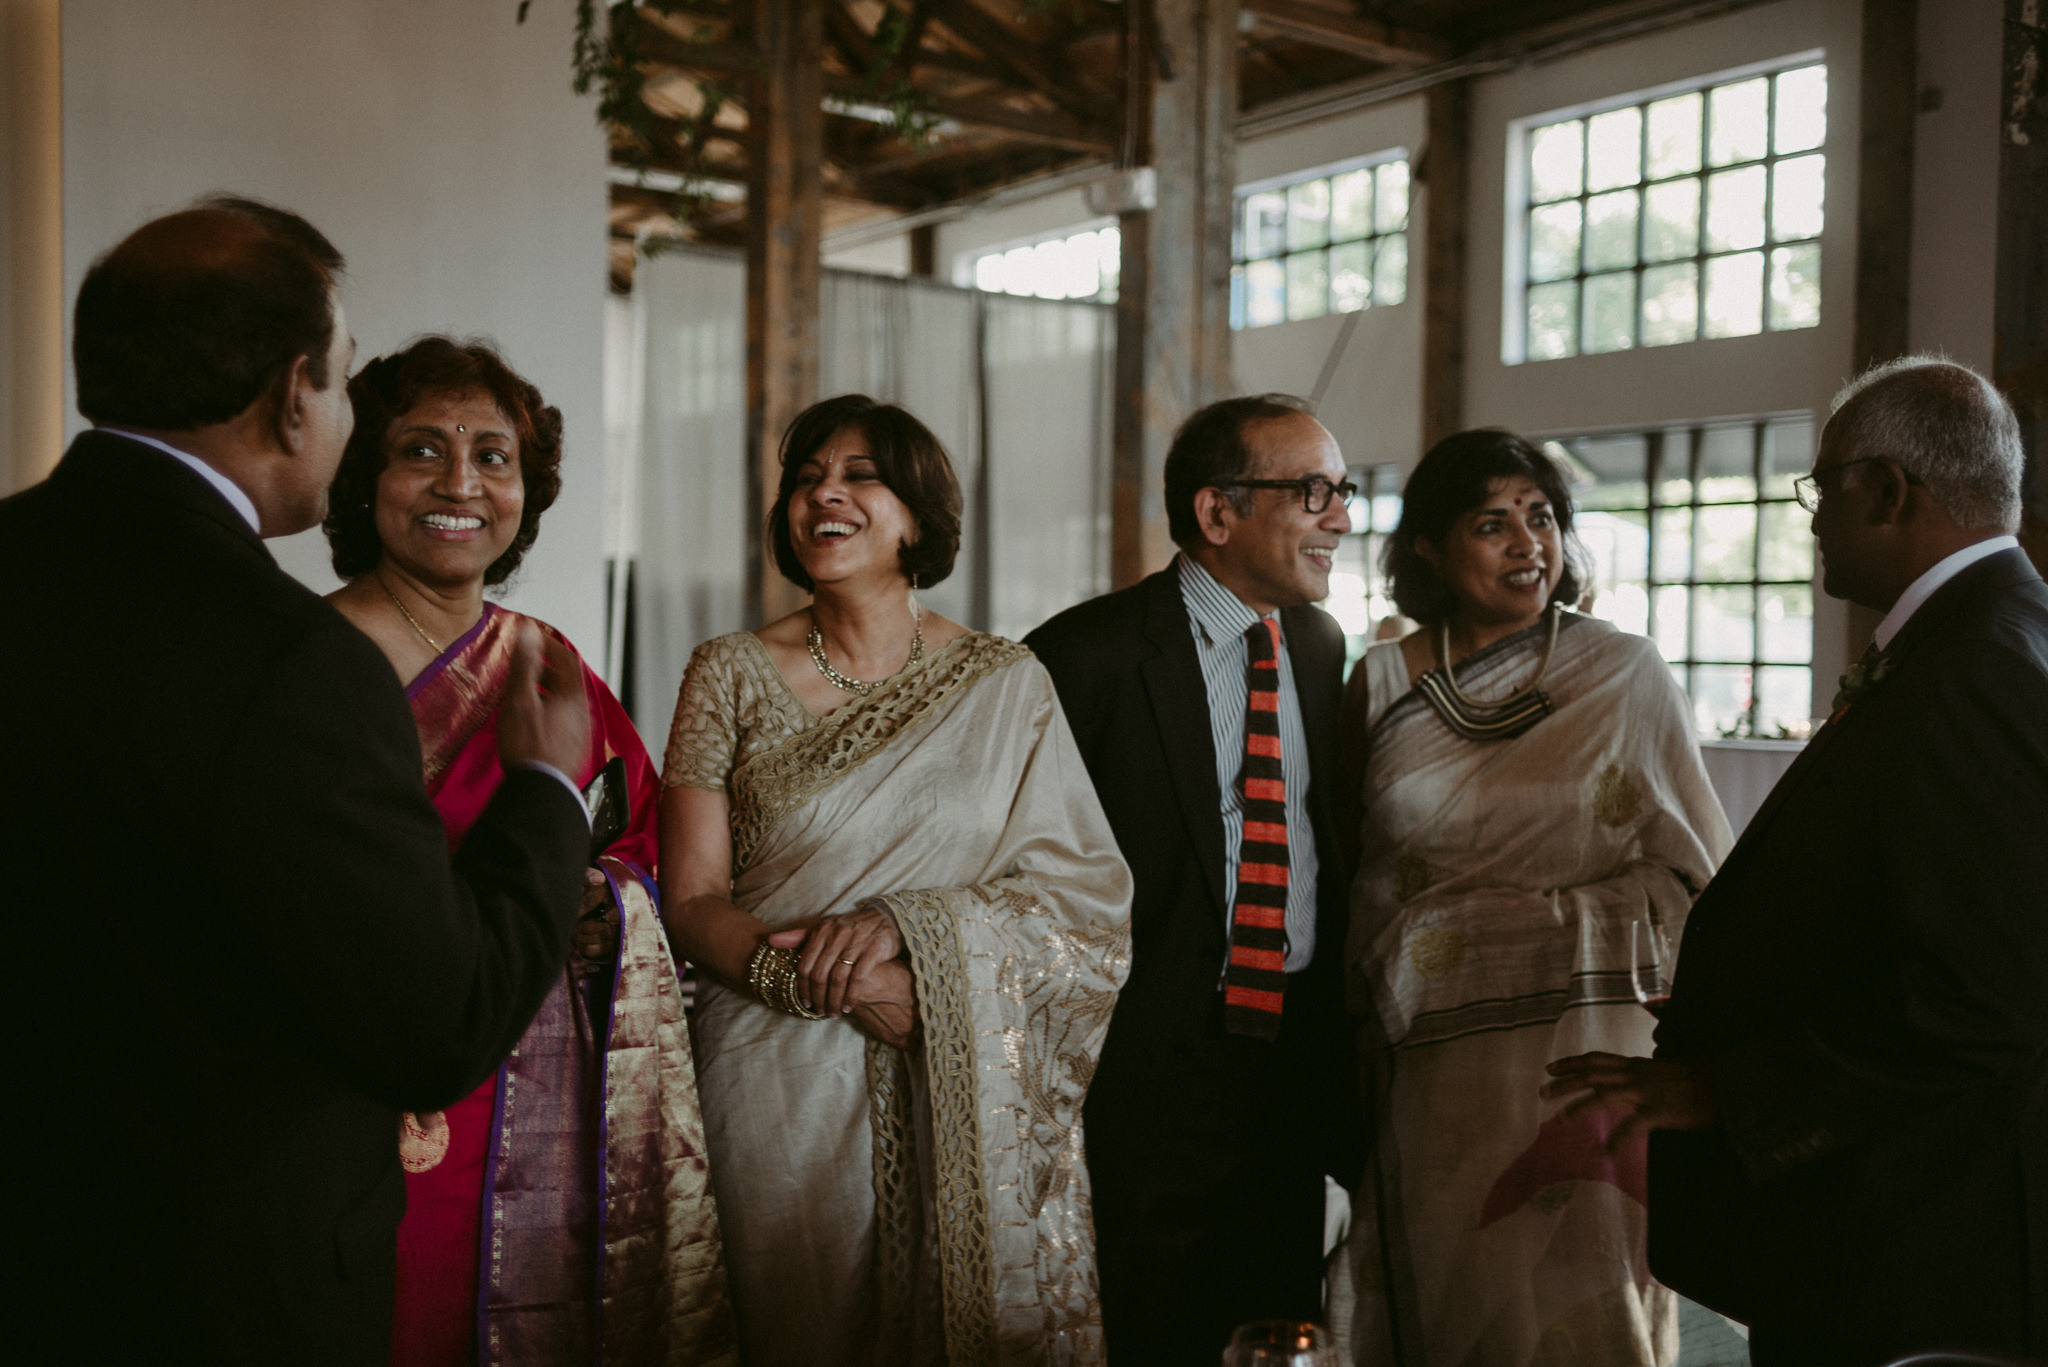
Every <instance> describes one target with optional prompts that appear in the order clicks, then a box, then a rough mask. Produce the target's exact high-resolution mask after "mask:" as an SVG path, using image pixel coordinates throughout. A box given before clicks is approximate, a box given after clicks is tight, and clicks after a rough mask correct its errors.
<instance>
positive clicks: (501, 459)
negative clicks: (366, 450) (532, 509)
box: [376, 390, 526, 588]
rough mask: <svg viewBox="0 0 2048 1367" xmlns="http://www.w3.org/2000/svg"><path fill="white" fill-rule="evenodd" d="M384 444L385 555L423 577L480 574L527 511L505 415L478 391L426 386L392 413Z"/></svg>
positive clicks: (440, 580) (459, 582)
mask: <svg viewBox="0 0 2048 1367" xmlns="http://www.w3.org/2000/svg"><path fill="white" fill-rule="evenodd" d="M385 452H386V459H385V464H384V472H383V474H381V475H380V476H378V478H377V507H376V514H377V536H378V538H379V539H380V540H381V541H382V542H383V543H384V558H385V559H386V560H387V561H390V562H391V563H393V564H395V565H396V566H397V567H398V568H399V569H400V570H402V571H403V572H404V573H405V574H407V575H409V576H410V577H412V578H414V579H416V580H419V581H420V582H422V583H428V584H434V585H437V586H440V587H443V588H456V587H460V586H463V585H467V584H469V583H471V582H472V581H476V582H481V581H482V579H483V576H484V572H485V571H486V570H488V569H489V568H490V567H491V564H492V562H493V561H495V560H497V558H498V557H499V556H501V555H503V554H504V553H505V550H506V548H507V547H509V546H510V545H511V544H512V539H513V538H514V537H515V536H517V535H518V534H519V518H520V515H521V514H522V513H523V512H525V510H526V481H525V480H524V479H523V478H522V477H521V476H520V472H519V438H518V436H517V435H516V431H515V428H514V425H513V423H512V420H511V419H510V418H509V417H507V416H506V415H505V412H504V410H503V409H501V408H499V407H498V405H497V402H496V401H495V400H493V399H492V398H491V396H490V395H489V394H487V393H484V392H483V391H481V390H468V391H461V392H454V393H441V394H431V395H428V396H427V397H426V398H424V399H421V400H420V401H419V403H417V404H415V405H414V406H413V408H412V409H411V410H410V411H408V412H406V413H403V414H400V415H399V416H398V417H397V418H395V419H393V421H392V423H391V428H390V432H389V434H388V435H387V437H386V438H385Z"/></svg>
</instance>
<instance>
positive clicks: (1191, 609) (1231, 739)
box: [1175, 553, 1316, 974]
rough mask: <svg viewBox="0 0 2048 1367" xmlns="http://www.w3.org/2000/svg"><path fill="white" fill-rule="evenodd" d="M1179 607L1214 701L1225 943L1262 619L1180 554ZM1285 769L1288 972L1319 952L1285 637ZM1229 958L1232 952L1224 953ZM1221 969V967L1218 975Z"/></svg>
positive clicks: (1303, 757) (1299, 733)
mask: <svg viewBox="0 0 2048 1367" xmlns="http://www.w3.org/2000/svg"><path fill="white" fill-rule="evenodd" d="M1175 563H1176V564H1177V565H1178V567H1179V574H1180V597H1181V602H1182V603H1183V604H1184V605H1186V607H1187V610H1188V624H1189V626H1190V628H1191V629H1192V630H1193V632H1194V637H1195V658H1196V659H1197V660H1199V661H1200V662H1201V666H1202V685H1203V688H1204V689H1205V690H1206V691H1207V692H1208V695H1209V733H1210V736H1211V738H1212V739H1213V740H1214V741H1215V743H1216V786H1217V787H1218V788H1220V789H1221V790H1222V792H1223V920H1224V938H1225V941H1226V943H1227V942H1228V939H1229V934H1230V915H1231V912H1230V909H1231V907H1232V906H1233V905H1235V903H1236V901H1237V855H1238V848H1239V846H1241V845H1242V844H1243V843H1244V793H1243V790H1242V788H1241V786H1240V784H1239V782H1238V778H1239V773H1238V771H1239V770H1240V769H1242V768H1243V767H1244V714H1245V697H1246V694H1247V692H1248V691H1249V686H1248V684H1247V682H1246V676H1247V674H1248V672H1249V670H1250V668H1251V657H1250V653H1249V652H1248V651H1247V650H1246V648H1245V642H1244V634H1245V632H1247V631H1249V630H1250V629H1251V627H1252V624H1253V623H1254V622H1256V621H1258V620H1259V618H1258V614H1257V613H1255V612H1253V611H1252V610H1251V609H1250V608H1248V607H1246V606H1245V605H1244V604H1243V603H1242V602H1241V601H1239V599H1238V596H1237V595H1236V594H1234V593H1232V592H1231V591H1230V590H1229V589H1227V588H1225V587H1223V585H1221V584H1219V583H1217V582H1216V578H1215V576H1214V575H1212V574H1210V573H1209V571H1207V570H1205V569H1203V568H1202V566H1201V565H1200V564H1199V563H1198V562H1197V561H1195V560H1194V559H1192V558H1191V557H1189V556H1188V555H1186V554H1185V553H1183V554H1182V555H1181V556H1179V557H1178V559H1177V560H1176V562H1175ZM1280 764H1281V766H1282V772H1283V773H1285V774H1286V776H1287V778H1286V782H1287V851H1288V856H1287V857H1288V866H1287V971H1288V972H1289V973H1298V972H1300V971H1301V970H1302V969H1304V968H1307V967H1308V963H1309V960H1310V958H1312V957H1313V956H1314V954H1315V952H1316V835H1315V828H1314V827H1313V826H1312V825H1310V824H1309V815H1308V737H1307V735H1306V734H1305V733H1304V732H1303V730H1302V725H1301V700H1300V698H1299V696H1298V695H1297V694H1296V693H1295V691H1294V664H1293V662H1292V661H1291V660H1289V659H1288V658H1287V630H1286V627H1285V626H1283V627H1282V628H1281V633H1280ZM1225 957H1226V959H1227V958H1228V950H1227V949H1226V950H1225ZM1222 970H1223V965H1218V968H1217V971H1218V973H1219V974H1220V973H1221V972H1222Z"/></svg>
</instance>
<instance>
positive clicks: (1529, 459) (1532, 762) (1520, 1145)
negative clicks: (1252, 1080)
mask: <svg viewBox="0 0 2048 1367" xmlns="http://www.w3.org/2000/svg"><path fill="white" fill-rule="evenodd" d="M1571 511H1572V510H1571V500H1570V494H1569V493H1568V491H1567V490H1566V487H1565V484H1564V480H1563V478H1562V477H1561V475H1560V473H1559V471H1558V470H1557V468H1556V467H1555V466H1554V465H1553V464H1552V463H1551V462H1550V460H1549V459H1548V458H1547V457H1545V456H1544V455H1543V453H1542V452H1541V451H1539V450H1537V449H1536V448H1535V447H1534V446H1532V445H1531V444H1530V443H1528V442H1526V441H1523V440H1522V439H1521V438H1519V437H1515V436H1512V435H1510V434H1508V433H1505V432H1466V433H1461V434H1459V435H1458V436H1454V437H1451V438H1449V439H1447V440H1445V441H1443V442H1441V443H1439V444H1438V445H1437V446H1436V447H1434V448H1433V449H1432V450H1431V451H1430V452H1429V453H1428V454H1427V455H1426V456H1424V457H1423V460H1422V462H1421V464H1420V465H1419V466H1417V468H1416V470H1415V472H1414V474H1413V475H1412V476H1411V477H1410V478H1409V481H1408V485H1407V488H1406V490H1404V502H1403V508H1402V515H1401V522H1400V525H1399V527H1398V528H1397V529H1396V530H1395V532H1394V534H1393V537H1392V540H1391V542H1390V544H1389V548H1388V554H1387V562H1388V565H1387V567H1388V571H1389V573H1390V575H1391V577H1392V579H1393V583H1394V598H1395V602H1396V603H1397V604H1398V605H1399V607H1400V609H1401V611H1402V612H1403V613H1405V614H1407V615H1408V616H1411V617H1413V618H1415V619H1416V620H1417V621H1419V622H1420V623H1422V627H1421V629H1420V630H1418V631H1416V632H1414V633H1413V634H1411V635H1409V636H1407V637H1405V638H1404V639H1402V640H1399V641H1389V642H1385V643H1382V644H1378V645H1374V646H1372V647H1371V648H1370V649H1368V650H1367V652H1366V654H1365V657H1364V659H1362V660H1361V661H1360V662H1359V665H1358V667H1357V669H1356V671H1355V672H1354V673H1353V675H1352V679H1351V684H1350V687H1349V688H1348V689H1347V694H1346V707H1345V715H1344V722H1345V725H1344V734H1345V737H1346V744H1347V746H1348V747H1350V748H1351V758H1352V760H1353V767H1354V771H1355V772H1358V773H1360V774H1362V788H1361V797H1362V800H1363V804H1364V820H1363V824H1362V827H1361V833H1360V839H1361V849H1360V859H1359V868H1358V874H1357V878H1356V881H1355V882H1354V884H1353V887H1352V901H1351V933H1350V936H1349V942H1348V945H1347V951H1346V959H1347V962H1348V964H1349V974H1348V979H1349V994H1350V999H1351V1005H1352V1010H1353V1016H1354V1019H1355V1020H1357V1021H1358V1027H1359V1054H1360V1057H1361V1060H1362V1061H1363V1066H1364V1067H1365V1069H1366V1072H1367V1079H1366V1088H1365V1091H1364V1095H1365V1096H1366V1097H1367V1098H1368V1106H1369V1107H1370V1108H1371V1109H1370V1111H1369V1120H1370V1122H1371V1123H1372V1124H1373V1125H1374V1126H1375V1129H1376V1133H1377V1142H1376V1143H1375V1145H1374V1148H1373V1157H1372V1161H1371V1166H1370V1168H1369V1170H1368V1172H1367V1174H1366V1177H1365V1180H1364V1182H1363V1183H1362V1185H1361V1187H1360V1190H1359V1192H1358V1193H1357V1197H1356V1200H1355V1202H1354V1214H1353V1222H1352V1233H1351V1236H1350V1240H1349V1243H1348V1245H1347V1248H1346V1256H1345V1259H1344V1260H1343V1262H1342V1264H1340V1266H1342V1267H1343V1268H1344V1270H1343V1271H1342V1272H1341V1273H1340V1275H1339V1276H1338V1278H1337V1283H1338V1284H1337V1285H1335V1286H1333V1288H1332V1290H1333V1293H1334V1299H1335V1303H1336V1304H1337V1305H1339V1306H1340V1307H1341V1306H1343V1305H1344V1304H1345V1303H1346V1302H1347V1301H1350V1302H1352V1304H1351V1305H1350V1307H1349V1315H1348V1317H1349V1320H1350V1326H1349V1329H1350V1336H1351V1340H1352V1343H1353V1351H1354V1354H1355V1356H1356V1359H1357V1361H1359V1362H1361V1363H1368V1362H1369V1363H1373V1364H1381V1363H1398V1364H1401V1367H1529V1365H1531V1364H1551V1363H1555V1364H1559V1365H1560V1367H1563V1365H1564V1364H1570V1365H1571V1367H1598V1365H1599V1364H1617V1365H1618V1367H1640V1365H1643V1364H1657V1367H1663V1365H1664V1364H1669V1363H1671V1362H1673V1361H1675V1360H1676V1358H1677V1352H1678V1334H1677V1306H1676V1302H1675V1301H1674V1300H1673V1298H1672V1296H1671V1294H1670V1293H1669V1292H1668V1291H1666V1290H1665V1289H1664V1288H1663V1287H1661V1286H1658V1285H1657V1284H1656V1283H1655V1282H1654V1281H1652V1280H1651V1278H1650V1273H1649V1269H1648V1264H1647V1261H1646V1258H1645V1254H1644V1231H1645V1216H1644V1200H1645V1191H1644V1178H1643V1170H1644V1164H1643V1154H1642V1152H1641V1149H1640V1148H1639V1147H1638V1148H1637V1149H1636V1150H1635V1151H1634V1152H1632V1153H1629V1154H1625V1155H1622V1156H1620V1157H1617V1158H1613V1159H1610V1158H1609V1156H1608V1154H1607V1152H1606V1147H1605V1142H1604V1141H1605V1138H1606V1134H1605V1131H1604V1130H1602V1129H1600V1128H1599V1122H1598V1121H1596V1120H1595V1119H1594V1118H1593V1117H1592V1115H1591V1113H1587V1114H1585V1115H1584V1116H1582V1117H1574V1118H1572V1119H1571V1120H1569V1121H1566V1120H1562V1119H1560V1118H1559V1117H1558V1116H1557V1114H1556V1113H1557V1112H1558V1111H1559V1110H1561V1109H1562V1107H1561V1106H1560V1105H1558V1104H1555V1103H1547V1102H1545V1101H1543V1100H1542V1099H1541V1097H1540V1095H1539V1089H1540V1087H1541V1085H1542V1082H1543V1080H1544V1077H1545V1074H1544V1065H1545V1064H1547V1063H1549V1062H1551V1061H1552V1060H1554V1059H1558V1058H1563V1057H1567V1056H1570V1055H1573V1054H1579V1053H1583V1052H1585V1051H1587V1050H1591V1049H1605V1050H1611V1051H1613V1052H1615V1053H1619V1054H1624V1055H1631V1054H1647V1053H1648V1052H1649V1050H1650V1031H1651V1029H1652V1026H1653V1024H1654V1022H1653V1021H1652V1019H1651V1017H1650V1015H1649V1014H1648V1013H1647V1012H1646V1011H1644V1009H1643V1008H1642V1006H1640V1005H1639V1004H1638V1003H1637V1001H1636V997H1635V994H1634V990H1633V987H1632V984H1631V980H1630V956H1631V924H1632V923H1633V922H1635V921H1636V920H1638V919H1647V920H1649V921H1653V922H1655V923H1657V924H1658V925H1660V926H1661V927H1662V929H1663V930H1664V932H1665V933H1666V934H1668V935H1669V936H1670V937H1671V938H1672V940H1673V941H1674V942H1675V940H1676V938H1677V936H1678V934H1679V932H1680V930H1681V929H1682V927H1683V923H1684V920H1685V915H1686V912H1687V910H1688V909H1689V908H1690V906H1691V904H1692V900H1693V898H1694V896H1695V895H1697V893H1698V892H1699V890H1700V889H1701V888H1702V887H1703V886H1705V884H1706V881H1707V879H1708V877H1710V876H1711V875H1712V873H1713V871H1714V868H1715V866H1716V865H1717V864H1718V863H1719V861H1720V859H1721V857H1722V855H1723V854H1725V853H1726V851H1727V847H1728V844H1729V833H1728V825H1727V822H1726V820H1725V819H1724V818H1723V816H1722V814H1721V808H1720V804H1719V803H1718V802H1717V801H1716V800H1715V798H1714V794H1713V791H1712V789H1711V788H1710V787H1709V786H1708V783H1707V778H1706V773H1705V770H1704V769H1703V767H1702V766H1701V763H1700V757H1699V748H1698V745H1697V743H1696V741H1695V740H1694V738H1693V730H1692V723H1691V718H1690V716H1689V713H1688V709H1687V708H1686V706H1685V701H1684V698H1683V696H1682V695H1681V694H1680V692H1679V690H1678V688H1677V687H1676V685H1675V684H1674V682H1673V680H1672V677H1671V673H1670V670H1669V669H1668V668H1667V667H1666V666H1665V664H1664V662H1663V660H1662V659H1660V658H1659V657H1658V654H1657V651H1656V649H1655V647H1654V646H1652V645H1651V643H1650V642H1648V641H1646V640H1644V639H1642V638H1641V637H1638V636H1630V635H1627V634H1625V633H1623V632H1620V631H1618V630H1616V629H1615V628H1614V627H1612V626H1610V625H1608V624H1607V623H1606V622H1602V621H1599V620H1597V619H1594V618H1591V617H1585V616H1580V615H1578V614H1576V613H1573V612H1571V611H1569V607H1570V604H1571V603H1573V602H1575V601H1576V600H1577V598H1578V594H1579V587H1578V581H1577V577H1576V575H1575V574H1574V572H1573V571H1572V569H1571V568H1570V567H1569V565H1568V564H1567V561H1566V555H1565V550H1566V547H1567V545H1568V544H1572V543H1571V542H1570V529H1571Z"/></svg>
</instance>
